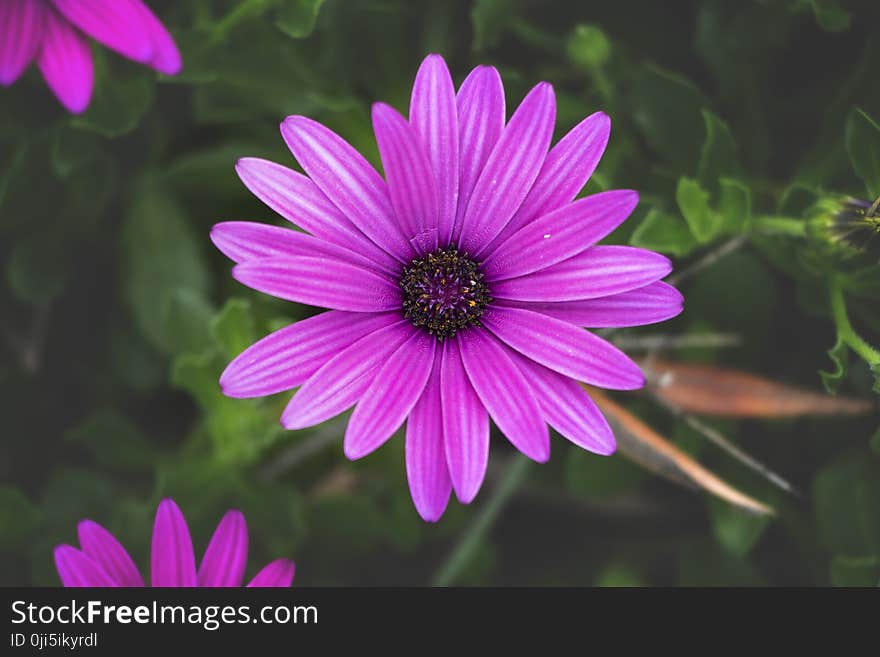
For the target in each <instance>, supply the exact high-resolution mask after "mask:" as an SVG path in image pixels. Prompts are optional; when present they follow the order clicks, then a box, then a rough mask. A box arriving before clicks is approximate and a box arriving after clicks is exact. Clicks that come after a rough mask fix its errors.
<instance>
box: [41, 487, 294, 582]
mask: <svg viewBox="0 0 880 657" xmlns="http://www.w3.org/2000/svg"><path fill="white" fill-rule="evenodd" d="M77 534H78V535H79V544H80V547H79V548H75V547H72V546H70V545H59V546H58V547H56V548H55V567H56V568H57V569H58V576H59V577H60V578H61V583H62V584H63V585H64V586H68V587H70V586H98V587H107V586H144V579H143V577H141V574H140V572H139V571H138V568H137V566H136V565H135V563H134V561H133V560H132V558H131V556H129V554H128V552H127V551H126V550H125V548H124V547H122V544H121V543H120V542H119V541H118V540H116V538H115V537H114V536H113V534H111V533H110V532H108V531H107V530H106V529H104V528H103V527H101V525H99V524H97V523H95V522H92V521H91V520H83V521H81V522H80V523H79V525H77ZM247 551H248V534H247V525H246V523H245V520H244V516H243V515H242V514H241V512H240V511H235V510H232V511H227V512H226V515H224V516H223V519H222V520H221V521H220V524H219V525H217V529H216V530H215V531H214V535H213V536H212V537H211V541H210V542H209V543H208V547H207V549H206V550H205V554H204V556H203V557H202V561H201V563H200V564H199V566H198V569H196V561H195V556H194V554H193V546H192V540H191V539H190V535H189V527H187V524H186V520H185V519H184V517H183V513H181V511H180V509H179V508H178V506H177V505H176V504H175V503H174V501H173V500H170V499H165V500H162V502H161V503H160V504H159V508H158V509H157V510H156V520H155V523H154V524H153V545H152V551H151V556H150V582H151V585H152V586H154V587H188V586H206V587H222V586H241V585H242V582H244V571H245V567H246V566H247ZM293 574H294V563H293V562H292V561H290V560H289V559H276V560H275V561H273V562H272V563H270V564H269V565H267V566H266V567H264V568H263V569H262V570H261V571H260V572H258V573H257V574H256V575H255V576H254V578H253V579H252V580H251V581H250V583H249V584H248V586H259V587H287V586H290V584H291V582H292V581H293Z"/></svg>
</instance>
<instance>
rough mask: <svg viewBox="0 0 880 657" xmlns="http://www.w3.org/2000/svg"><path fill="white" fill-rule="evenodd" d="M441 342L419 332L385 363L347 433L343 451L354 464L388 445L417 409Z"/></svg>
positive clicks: (354, 414)
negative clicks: (416, 406)
mask: <svg viewBox="0 0 880 657" xmlns="http://www.w3.org/2000/svg"><path fill="white" fill-rule="evenodd" d="M436 347H437V339H436V338H435V337H434V336H433V335H431V334H430V333H428V332H427V331H417V332H416V333H415V334H414V335H413V336H412V337H411V338H409V340H407V341H406V342H404V343H403V344H402V345H401V346H400V347H399V348H398V349H397V351H395V352H394V354H393V355H392V356H391V357H390V358H389V359H388V360H387V361H386V362H385V363H384V364H383V366H382V369H380V370H379V371H378V373H377V374H376V375H375V378H374V379H373V381H372V383H371V384H370V387H369V388H367V390H366V392H365V393H364V395H363V397H362V398H361V400H360V402H358V405H357V407H356V408H355V409H354V413H352V414H351V420H349V422H348V428H347V429H346V430H345V441H344V443H343V449H344V450H345V456H346V457H348V458H349V459H351V460H352V461H354V460H356V459H359V458H362V457H364V456H366V455H367V454H370V453H372V452H374V451H375V450H377V449H378V448H379V447H381V446H382V445H384V444H385V441H386V440H388V439H389V438H390V437H391V434H393V433H394V432H395V431H397V430H398V429H399V428H400V426H401V425H402V424H403V422H404V420H406V417H407V415H409V412H410V411H411V410H412V408H413V406H415V404H416V402H417V401H418V400H419V397H421V395H422V391H423V390H424V389H425V384H426V383H427V382H428V377H429V376H430V375H431V368H432V367H433V365H434V352H435V350H436Z"/></svg>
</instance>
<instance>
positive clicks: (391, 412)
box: [211, 55, 682, 521]
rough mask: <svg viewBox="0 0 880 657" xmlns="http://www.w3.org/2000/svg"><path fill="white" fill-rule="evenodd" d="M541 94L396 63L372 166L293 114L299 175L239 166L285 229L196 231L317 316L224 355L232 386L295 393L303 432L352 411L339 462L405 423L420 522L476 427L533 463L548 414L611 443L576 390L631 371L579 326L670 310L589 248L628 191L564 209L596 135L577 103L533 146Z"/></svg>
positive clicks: (655, 287)
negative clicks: (508, 101) (400, 94)
mask: <svg viewBox="0 0 880 657" xmlns="http://www.w3.org/2000/svg"><path fill="white" fill-rule="evenodd" d="M554 121H555V97H554V93H553V88H552V87H551V86H550V85H549V84H547V83H546V82H542V83H540V84H538V85H537V86H536V87H534V88H533V89H532V90H531V91H530V92H529V93H528V94H527V96H526V97H525V99H524V100H523V101H522V103H521V104H520V105H519V107H518V108H517V109H516V110H515V111H514V112H513V115H512V116H511V117H510V119H509V120H506V117H505V101H504V89H503V87H502V84H501V78H500V77H499V75H498V72H497V71H496V70H495V69H494V68H491V67H486V66H480V67H477V68H476V69H474V70H473V71H472V72H471V73H470V75H468V77H467V78H466V79H465V80H464V82H463V83H462V84H461V86H460V87H459V88H458V91H457V92H456V90H455V87H454V85H453V82H452V78H451V76H450V74H449V71H448V69H447V67H446V63H445V62H444V61H443V59H442V57H440V56H438V55H430V56H428V57H427V58H426V59H425V61H424V62H423V63H422V65H421V68H420V69H419V72H418V74H417V76H416V80H415V84H414V87H413V92H412V101H411V103H410V112H409V118H408V119H407V118H405V117H404V116H402V115H401V114H400V113H398V112H397V111H396V110H395V109H394V108H392V107H390V106H388V105H385V104H382V103H377V104H376V105H374V106H373V126H374V130H375V133H376V139H377V142H378V146H379V153H380V156H381V158H382V165H383V168H384V171H385V178H384V179H383V178H382V177H381V176H380V175H379V173H378V172H377V171H376V170H375V169H374V168H373V167H372V166H370V164H369V163H368V162H367V161H366V160H365V159H364V158H363V157H362V156H361V155H360V154H359V153H358V152H357V151H355V150H354V148H352V147H351V146H350V145H349V144H348V143H347V142H346V141H344V140H343V139H342V137H340V136H339V135H337V134H335V133H334V132H332V131H330V130H329V129H328V128H326V127H324V126H323V125H321V124H319V123H316V122H315V121H312V120H311V119H308V118H306V117H304V116H290V117H288V118H287V119H286V120H285V121H284V122H283V123H282V125H281V134H282V136H283V138H284V140H285V141H286V142H287V145H288V147H289V148H290V150H291V151H292V152H293V155H294V156H295V157H296V159H297V160H298V161H299V164H300V165H301V166H302V168H303V170H304V171H305V174H306V175H303V174H301V173H297V172H296V171H293V170H291V169H288V168H285V167H283V166H281V165H279V164H275V163H273V162H267V161H265V160H260V159H255V158H245V159H242V160H240V161H239V162H238V165H237V167H236V169H237V171H238V174H239V176H240V177H241V179H242V181H243V182H244V184H245V185H246V186H247V187H248V188H249V189H250V190H251V191H252V192H253V193H254V194H255V195H256V196H257V197H258V198H260V199H261V200H262V201H263V202H265V203H266V204H267V205H268V206H269V207H271V208H272V209H274V210H275V211H276V212H278V213H279V214H281V215H282V216H283V217H284V218H285V219H287V220H289V221H291V222H292V223H294V224H296V225H297V226H299V227H300V228H302V229H303V230H304V231H306V232H300V231H295V230H290V229H286V228H277V227H274V226H266V225H261V224H255V223H247V222H226V223H220V224H217V225H216V226H214V229H213V230H212V233H211V239H212V240H213V241H214V244H215V245H216V246H217V247H218V248H219V249H220V250H221V251H222V252H223V253H225V254H226V255H227V256H229V257H230V258H231V259H232V260H234V261H235V262H236V263H237V264H236V266H235V268H234V269H233V276H234V277H235V278H236V279H237V280H238V281H240V282H241V283H243V284H245V285H247V286H249V287H252V288H254V289H256V290H259V291H261V292H265V293H267V294H271V295H273V296H276V297H279V298H282V299H287V300H290V301H295V302H298V303H305V304H309V305H313V306H319V307H322V308H328V309H330V310H329V312H325V313H323V314H319V315H316V316H314V317H311V318H309V319H306V320H304V321H301V322H297V323H296V324H293V325H291V326H288V327H286V328H283V329H281V330H280V331H277V332H275V333H273V334H271V335H269V336H267V337H265V338H264V339H262V340H260V341H259V342H257V343H256V344H254V345H253V346H251V347H250V348H248V349H247V350H246V351H245V352H244V353H242V354H241V355H239V356H238V357H237V358H236V359H235V360H233V361H232V363H230V364H229V366H228V367H227V368H226V370H225V371H224V372H223V375H222V376H221V378H220V385H221V386H222V388H223V391H224V393H225V394H227V395H229V396H231V397H258V396H263V395H271V394H274V393H278V392H281V391H284V390H290V389H292V388H297V387H299V391H298V392H297V393H296V395H295V396H294V397H293V399H292V400H291V402H290V403H289V404H288V406H287V408H286V409H285V410H284V412H283V414H282V417H281V422H282V424H283V425H284V426H285V427H287V428H289V429H300V428H303V427H308V426H311V425H315V424H318V423H320V422H323V421H325V420H327V419H328V418H330V417H332V416H334V415H337V414H339V413H342V412H343V411H345V410H346V409H348V408H350V407H352V406H354V413H353V414H352V416H351V419H350V421H349V423H348V428H347V430H346V433H345V440H344V450H345V454H346V456H348V457H349V458H350V459H358V458H360V457H362V456H365V455H367V454H369V453H370V452H372V451H373V450H375V449H377V448H378V447H380V446H381V445H382V444H383V443H384V442H385V441H386V440H388V438H389V437H390V436H391V435H392V434H393V433H394V432H395V431H397V430H398V429H399V428H400V427H401V426H402V425H403V423H404V422H405V421H406V422H407V426H406V469H407V475H408V479H409V485H410V490H411V493H412V498H413V501H414V503H415V506H416V508H417V510H418V512H419V514H420V515H421V516H422V518H424V519H425V520H428V521H436V520H437V519H438V518H440V516H441V515H442V514H443V512H444V510H445V508H446V505H447V503H448V500H449V497H450V493H451V491H453V490H454V491H455V494H456V496H457V497H458V499H459V500H460V501H461V502H462V503H465V504H466V503H469V502H470V501H471V500H473V499H474V497H475V496H476V494H477V492H478V491H479V489H480V486H481V484H482V482H483V478H484V476H485V473H486V464H487V459H488V454H489V418H491V419H492V420H493V422H494V423H495V425H496V426H497V427H498V428H499V429H500V430H501V432H502V433H503V434H504V435H505V436H506V437H507V438H508V439H509V440H510V442H511V443H513V445H514V446H515V447H516V448H517V449H518V450H519V451H521V452H522V453H524V454H526V455H527V456H528V457H530V458H532V459H534V460H535V461H539V462H543V461H546V460H547V459H548V458H549V456H550V439H549V433H548V429H547V425H548V424H549V425H550V426H552V427H553V428H554V429H556V431H558V432H559V433H560V434H562V435H563V436H565V437H566V438H567V439H569V440H570V441H572V442H573V443H575V444H576V445H579V446H580V447H583V448H584V449H588V450H590V451H593V452H596V453H598V454H610V453H611V452H613V451H614V449H615V442H614V436H613V435H612V432H611V429H610V427H609V426H608V423H607V422H606V421H605V418H604V417H603V416H602V414H601V413H600V412H599V410H598V408H597V407H596V405H595V404H594V403H593V401H592V400H591V399H590V397H589V396H588V395H587V393H586V392H585V391H584V389H583V388H582V387H581V386H580V385H579V383H578V382H586V383H589V384H591V385H593V386H599V387H602V388H610V389H617V390H631V389H635V388H639V387H641V386H642V385H643V382H644V379H643V376H642V373H641V371H640V370H639V368H638V367H637V366H636V364H635V363H634V362H633V361H632V360H630V359H629V358H628V357H627V356H626V355H625V354H623V353H622V352H621V351H619V350H618V349H617V348H615V347H614V346H612V345H611V344H609V343H608V342H606V341H605V340H603V339H601V338H599V337H597V336H595V335H594V334H592V333H590V332H588V331H586V330H584V327H591V328H599V327H619V326H635V325H640V324H649V323H652V322H659V321H663V320H665V319H668V318H670V317H673V316H675V315H677V314H678V313H679V312H681V309H682V297H681V295H680V294H679V293H678V292H677V291H676V290H675V289H674V288H672V287H670V286H669V285H667V284H666V283H663V282H661V279H662V278H663V277H664V276H666V275H667V274H668V273H669V272H670V270H671V264H670V262H669V260H667V259H666V258H665V257H663V256H661V255H658V254H656V253H653V252H651V251H646V250H643V249H637V248H632V247H627V246H596V243H597V242H599V241H600V240H601V239H602V238H604V237H605V236H607V235H608V234H609V233H611V232H612V231H613V230H614V229H615V228H617V226H619V225H620V224H621V223H622V222H623V221H624V220H625V219H626V218H627V217H628V216H629V215H630V213H631V212H632V210H633V208H635V206H636V204H637V202H638V195H637V194H636V192H633V191H629V190H614V191H608V192H603V193H600V194H595V195H593V196H587V197H585V198H581V199H579V200H574V198H575V196H577V194H578V193H579V192H580V190H581V189H582V188H583V186H584V184H585V183H586V182H587V180H588V178H589V177H590V175H591V174H592V173H593V170H594V169H595V168H596V165H597V164H598V162H599V159H600V158H601V156H602V153H603V151H604V149H605V145H606V143H607V141H608V136H609V131H610V120H609V118H608V117H607V116H606V115H605V114H603V113H601V112H597V113H595V114H592V115H591V116H589V117H587V118H586V119H584V120H583V121H582V122H581V123H579V124H578V125H576V126H575V127H574V128H573V129H572V130H571V131H570V132H569V133H568V134H567V135H566V136H565V137H563V138H562V139H561V140H560V141H559V142H558V143H557V144H556V145H555V146H553V147H552V148H550V142H551V138H552V134H553V128H554Z"/></svg>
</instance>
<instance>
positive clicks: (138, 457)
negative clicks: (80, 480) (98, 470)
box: [64, 408, 157, 472]
mask: <svg viewBox="0 0 880 657" xmlns="http://www.w3.org/2000/svg"><path fill="white" fill-rule="evenodd" d="M64 438H65V440H67V441H69V442H71V443H74V444H79V445H82V446H83V447H85V448H86V449H87V450H88V451H89V452H90V453H91V454H92V457H93V458H94V459H95V461H96V462H97V463H100V464H101V465H104V466H107V467H108V468H112V469H113V470H123V471H128V472H150V471H152V469H153V467H154V465H155V462H156V457H157V451H156V448H155V445H154V444H153V443H152V442H150V441H148V440H147V439H146V438H145V437H144V435H143V434H142V433H141V431H140V429H138V427H137V426H136V425H135V424H134V423H133V422H132V421H131V420H130V419H129V418H127V417H125V416H124V415H122V414H121V413H119V412H118V411H115V410H113V409H110V408H107V409H101V410H98V411H95V412H94V413H92V414H91V415H89V416H88V417H87V418H86V419H85V420H84V421H83V422H82V423H81V424H79V425H78V426H77V427H75V428H73V429H71V430H69V431H68V432H67V433H66V434H65V436H64Z"/></svg>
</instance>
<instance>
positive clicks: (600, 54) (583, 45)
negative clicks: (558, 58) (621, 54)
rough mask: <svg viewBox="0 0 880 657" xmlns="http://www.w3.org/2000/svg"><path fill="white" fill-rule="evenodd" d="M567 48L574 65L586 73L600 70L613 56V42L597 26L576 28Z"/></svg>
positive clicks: (569, 38) (584, 25)
mask: <svg viewBox="0 0 880 657" xmlns="http://www.w3.org/2000/svg"><path fill="white" fill-rule="evenodd" d="M565 47H566V51H567V52H568V56H569V58H570V59H571V61H572V62H574V65H575V66H577V67H578V68H580V69H583V70H584V71H592V70H594V69H596V68H599V67H600V66H602V65H603V64H604V63H605V62H606V61H608V58H609V57H610V56H611V42H610V41H608V37H607V36H605V33H604V32H603V31H602V28H600V27H598V26H596V25H586V24H581V25H577V26H575V28H574V31H573V32H572V33H571V36H569V37H568V41H567V43H566V46H565Z"/></svg>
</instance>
